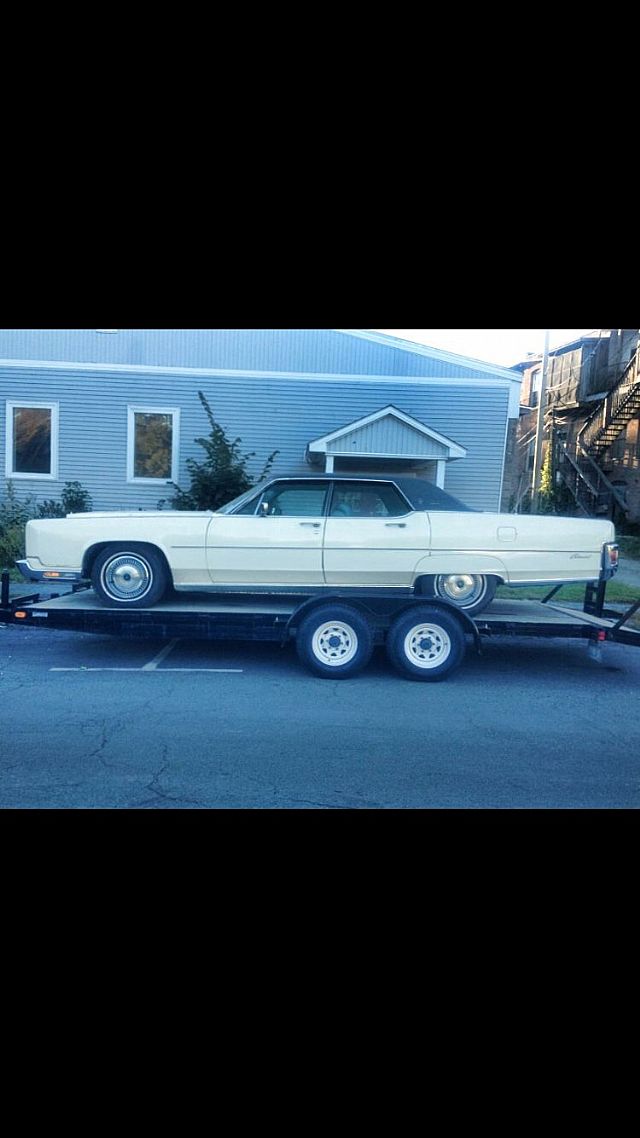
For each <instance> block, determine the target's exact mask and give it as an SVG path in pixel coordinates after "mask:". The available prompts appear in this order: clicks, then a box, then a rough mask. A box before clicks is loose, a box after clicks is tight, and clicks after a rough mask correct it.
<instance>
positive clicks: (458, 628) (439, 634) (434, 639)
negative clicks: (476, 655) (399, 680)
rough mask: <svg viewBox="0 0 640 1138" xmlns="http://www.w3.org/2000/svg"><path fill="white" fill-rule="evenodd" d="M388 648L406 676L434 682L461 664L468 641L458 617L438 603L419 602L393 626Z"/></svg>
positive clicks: (394, 662)
mask: <svg viewBox="0 0 640 1138" xmlns="http://www.w3.org/2000/svg"><path fill="white" fill-rule="evenodd" d="M386 649H387V655H388V657H389V659H390V661H391V663H392V664H393V666H394V668H395V669H396V671H398V672H400V673H401V674H402V675H403V676H405V677H408V678H409V679H411V680H422V681H426V682H431V683H434V682H435V681H437V680H443V679H444V678H445V676H448V675H449V673H450V672H452V671H453V670H454V669H455V668H457V667H458V665H459V664H460V662H461V661H462V658H463V656H464V653H465V649H466V641H465V637H464V632H463V629H462V625H461V622H460V618H459V617H457V616H455V615H454V614H453V613H448V612H445V611H444V610H443V609H441V608H439V607H437V606H435V605H416V606H415V608H412V609H410V610H409V611H408V612H405V613H403V614H402V616H399V617H398V619H397V620H396V621H394V623H393V624H392V625H391V628H390V630H389V633H388V635H387V642H386Z"/></svg>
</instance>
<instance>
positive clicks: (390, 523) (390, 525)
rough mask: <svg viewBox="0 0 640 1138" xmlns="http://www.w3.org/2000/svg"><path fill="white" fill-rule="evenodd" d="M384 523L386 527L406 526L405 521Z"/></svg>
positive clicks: (397, 527)
mask: <svg viewBox="0 0 640 1138" xmlns="http://www.w3.org/2000/svg"><path fill="white" fill-rule="evenodd" d="M384 524H385V526H386V527H387V529H406V528H407V523H406V522H385V523H384Z"/></svg>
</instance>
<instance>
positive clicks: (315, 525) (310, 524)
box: [298, 522, 320, 529]
mask: <svg viewBox="0 0 640 1138" xmlns="http://www.w3.org/2000/svg"><path fill="white" fill-rule="evenodd" d="M298 525H300V526H312V528H313V529H320V522H298Z"/></svg>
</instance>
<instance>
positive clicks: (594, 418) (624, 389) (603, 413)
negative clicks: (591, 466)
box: [577, 348, 640, 454]
mask: <svg viewBox="0 0 640 1138" xmlns="http://www.w3.org/2000/svg"><path fill="white" fill-rule="evenodd" d="M639 355H640V349H637V348H636V351H635V352H634V354H633V356H632V357H631V359H630V360H629V363H628V364H627V366H626V368H625V370H624V371H623V373H622V375H621V376H620V379H619V380H618V382H617V384H616V385H615V387H612V389H611V391H609V393H608V394H607V395H606V396H605V398H604V399H603V401H602V403H601V404H600V406H599V407H597V408H596V410H595V411H594V412H593V414H592V415H590V416H589V418H588V419H587V421H586V423H585V424H584V427H582V429H581V430H580V431H579V432H578V439H577V441H578V445H579V447H580V449H581V450H582V452H583V453H584V454H588V451H589V450H590V449H591V447H593V446H594V444H595V443H596V441H597V439H598V436H600V435H601V434H602V432H603V431H605V430H606V428H607V427H608V425H609V423H611V422H612V420H614V419H615V418H616V415H617V414H618V412H619V411H620V410H621V409H622V407H623V404H624V403H625V402H626V400H627V399H628V398H629V396H630V395H631V393H632V391H633V390H634V388H635V387H636V386H638V387H640V379H639V377H638V370H639Z"/></svg>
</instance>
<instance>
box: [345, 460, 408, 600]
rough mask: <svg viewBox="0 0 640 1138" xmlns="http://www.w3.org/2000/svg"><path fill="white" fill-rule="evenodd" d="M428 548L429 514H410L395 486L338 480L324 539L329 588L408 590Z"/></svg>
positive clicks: (405, 502) (389, 483)
mask: <svg viewBox="0 0 640 1138" xmlns="http://www.w3.org/2000/svg"><path fill="white" fill-rule="evenodd" d="M429 544H430V531H429V519H428V516H427V514H426V513H424V512H422V511H419V512H416V511H414V510H412V509H411V506H410V505H409V504H408V502H407V501H406V499H405V498H404V496H403V495H402V494H401V493H400V491H399V490H398V488H397V487H396V486H394V485H393V484H392V483H391V482H388V483H381V482H366V481H363V480H354V481H353V482H351V481H346V480H345V481H342V480H341V481H336V483H335V486H334V490H333V495H332V499H331V505H330V511H329V517H328V518H327V524H326V527H325V536H324V575H325V582H326V583H327V585H352V586H358V585H359V586H365V587H366V586H376V585H389V586H392V585H395V586H399V585H400V586H405V587H406V586H410V585H412V584H413V576H414V570H415V566H416V564H417V563H418V561H420V560H421V558H424V557H425V556H427V555H428V553H429Z"/></svg>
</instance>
